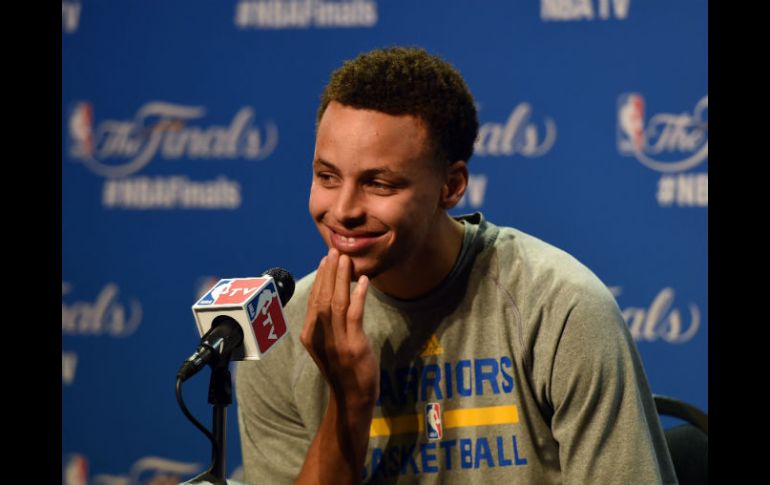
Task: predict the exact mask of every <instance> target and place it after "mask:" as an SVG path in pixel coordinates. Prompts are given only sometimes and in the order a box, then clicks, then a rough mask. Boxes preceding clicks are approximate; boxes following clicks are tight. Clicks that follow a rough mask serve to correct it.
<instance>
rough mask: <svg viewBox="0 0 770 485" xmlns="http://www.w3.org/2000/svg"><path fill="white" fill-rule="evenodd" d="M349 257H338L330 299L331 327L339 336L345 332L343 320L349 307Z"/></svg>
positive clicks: (343, 255)
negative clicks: (332, 294) (332, 293)
mask: <svg viewBox="0 0 770 485" xmlns="http://www.w3.org/2000/svg"><path fill="white" fill-rule="evenodd" d="M351 266H352V264H351V261H350V256H347V255H345V254H342V255H340V259H339V263H338V264H337V275H336V278H335V281H334V296H333V297H332V303H331V309H332V327H333V328H334V333H335V335H338V336H341V335H344V334H345V333H346V332H347V328H346V326H347V325H346V323H345V319H346V318H347V313H348V307H349V306H350V270H351Z"/></svg>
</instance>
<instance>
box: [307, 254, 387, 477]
mask: <svg viewBox="0 0 770 485" xmlns="http://www.w3.org/2000/svg"><path fill="white" fill-rule="evenodd" d="M352 269H353V268H352V262H351V260H350V258H349V257H348V256H346V255H340V254H339V253H338V252H337V250H336V249H331V250H330V251H329V254H328V255H327V256H326V257H324V258H323V259H322V260H321V264H320V265H319V267H318V273H317V274H316V279H315V282H314V284H313V289H312V291H311V293H310V299H309V300H308V306H307V315H306V317H305V326H304V328H303V330H302V334H301V336H300V340H301V342H302V344H303V345H304V346H305V348H306V349H307V351H308V353H309V354H310V355H311V357H312V358H313V360H314V361H315V363H316V365H317V366H318V368H319V369H320V371H321V374H322V375H323V376H324V378H325V379H326V382H327V384H328V385H329V388H330V394H329V404H328V406H327V409H326V413H325V414H324V417H323V420H322V421H321V426H320V428H319V429H318V432H317V433H316V436H315V438H314V439H313V442H312V444H311V445H310V449H309V450H308V453H307V456H306V458H305V462H304V464H303V465H302V469H301V470H300V474H299V476H298V477H297V481H296V482H295V483H296V484H302V485H309V484H330V483H334V484H339V485H345V484H357V483H360V482H361V470H362V469H363V465H364V460H365V454H366V449H367V446H368V443H369V428H370V426H371V422H372V415H373V412H374V405H375V403H376V401H377V395H378V393H379V376H380V369H379V364H378V363H377V359H376V357H375V354H374V352H373V350H372V347H371V344H370V343H369V339H368V337H367V336H366V334H365V333H364V331H363V313H364V300H365V298H366V290H367V287H368V279H367V277H366V276H362V277H361V278H359V281H358V284H357V285H356V288H355V290H354V291H353V294H352V296H351V294H350V278H351V273H352Z"/></svg>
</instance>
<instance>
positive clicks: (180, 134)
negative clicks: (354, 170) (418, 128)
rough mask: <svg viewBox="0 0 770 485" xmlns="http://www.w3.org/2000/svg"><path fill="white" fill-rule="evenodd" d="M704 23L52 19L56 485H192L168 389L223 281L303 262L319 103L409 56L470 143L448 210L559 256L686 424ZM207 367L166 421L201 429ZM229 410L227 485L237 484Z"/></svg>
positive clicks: (704, 118)
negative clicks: (360, 62)
mask: <svg viewBox="0 0 770 485" xmlns="http://www.w3.org/2000/svg"><path fill="white" fill-rule="evenodd" d="M707 10H708V4H707V2H706V1H701V0H682V1H679V2H667V1H662V0H658V1H646V2H642V1H640V0H582V1H579V0H527V1H518V2H510V1H506V0H486V1H481V2H471V1H459V0H458V1H453V2H447V1H446V0H422V1H420V2H415V1H413V0H336V1H333V0H226V1H218V2H211V1H199V0H195V1H193V0H184V1H181V0H166V1H162V2H158V1H149V0H141V1H139V0H136V1H107V0H80V1H77V0H68V1H63V2H62V141H63V143H62V274H63V279H62V421H63V422H62V440H63V442H62V450H63V456H62V483H63V484H66V485H78V484H89V485H91V484H122V485H127V484H135V483H148V484H149V483H156V484H159V483H161V482H163V483H166V482H164V480H171V481H173V480H180V479H188V478H190V477H192V476H194V475H195V474H197V473H199V472H200V471H202V470H203V469H204V468H205V467H206V466H208V464H209V458H210V444H209V442H208V441H207V440H206V439H205V437H204V436H203V435H202V434H201V433H200V432H199V431H198V430H196V429H195V428H193V426H192V425H191V424H190V423H189V422H188V421H187V420H186V418H184V416H183V415H182V413H181V411H180V410H179V408H178V407H177V403H176V399H175V396H174V381H175V373H176V370H177V368H178V367H179V365H180V364H181V362H182V360H183V359H184V358H186V357H187V356H188V355H189V353H190V352H191V351H192V350H193V349H194V347H195V345H196V343H197V341H198V334H197V330H196V327H195V323H194V320H193V317H192V313H191V310H190V307H191V305H192V304H193V303H194V301H195V300H196V298H197V297H198V296H199V295H200V294H201V292H202V291H204V290H205V289H207V288H208V287H209V286H210V285H211V284H212V283H213V282H214V281H215V280H216V279H218V278H219V277H227V276H254V275H256V274H258V273H259V272H261V271H262V270H264V269H266V268H268V267H271V266H283V267H285V268H287V269H289V270H290V271H291V272H292V273H293V274H294V275H295V276H297V277H300V276H302V275H304V274H306V273H308V272H310V271H312V270H313V269H315V267H316V265H317V263H318V261H319V260H320V258H321V256H322V255H323V254H324V253H325V247H324V244H323V242H322V240H321V238H320V236H318V234H317V232H316V230H315V228H314V226H313V224H312V221H311V219H310V216H309V215H308V211H307V202H308V190H309V186H310V179H311V165H310V162H311V157H312V153H313V144H314V121H315V111H316V108H317V101H318V98H319V95H320V92H321V90H322V88H323V85H324V84H325V82H326V80H327V79H328V76H329V73H330V72H331V71H332V70H333V69H335V68H336V67H338V66H339V65H340V64H341V62H342V61H343V60H345V59H349V58H352V57H355V56H356V55H357V54H359V53H360V52H363V51H366V50H369V49H371V48H374V47H383V46H388V45H394V44H399V45H418V46H422V47H425V48H426V49H427V50H428V51H430V52H433V53H436V54H438V55H441V56H442V57H444V58H446V59H447V60H449V61H450V62H451V63H452V64H454V65H455V66H456V67H457V68H458V69H459V70H460V71H461V72H462V73H463V75H464V77H465V79H466V81H467V83H468V85H469V87H470V88H471V91H472V92H473V93H474V96H475V98H476V101H477V103H478V108H479V121H480V123H481V129H480V133H479V138H478V140H477V143H476V153H475V155H474V156H473V158H472V159H471V161H470V171H471V184H470V187H469V190H468V193H467V195H466V197H465V199H464V200H463V202H462V203H461V204H460V207H458V208H456V209H455V210H453V213H456V214H460V213H467V212H473V211H477V210H480V211H482V212H483V213H484V214H485V216H486V217H487V218H489V219H490V220H491V221H493V222H495V223H496V224H498V225H509V226H514V227H517V228H519V229H522V230H524V231H526V232H529V233H531V234H533V235H535V236H537V237H539V238H541V239H544V240H546V241H548V242H551V243H552V244H554V245H556V246H558V247H560V248H562V249H565V250H567V251H568V252H570V253H572V254H573V255H575V256H576V257H577V258H578V259H580V260H581V261H583V262H584V263H585V264H586V265H587V266H589V267H590V268H591V269H593V270H594V272H595V273H596V274H597V275H598V276H599V277H600V278H601V279H602V280H603V281H604V282H605V283H606V284H607V286H609V287H610V288H611V289H612V290H613V292H614V294H615V295H616V298H617V300H618V303H619V305H620V307H621V309H622V310H623V313H624V316H625V318H626V320H627V322H628V325H629V328H630V329H631V332H632V334H633V336H634V338H635V340H636V343H637V345H638V348H639V350H640V352H641V355H642V359H643V362H644V365H645V368H646V370H647V373H648V377H649V379H650V382H651V384H652V388H653V391H654V392H656V393H661V394H667V395H671V396H675V397H678V398H681V399H684V400H687V401H689V402H691V403H693V404H695V405H697V406H699V407H701V408H703V409H704V410H708V380H707V378H708V367H707V361H708V346H707V343H708V261H707V255H708V222H707V218H708V82H707V70H708V45H707V36H708V32H707V23H708V18H707ZM207 388H208V371H206V372H204V373H201V374H199V375H198V376H196V377H195V378H193V379H191V380H190V381H188V383H187V384H186V385H185V388H184V395H185V400H186V402H187V403H188V406H189V407H190V409H191V411H192V412H193V414H195V415H196V416H198V418H199V419H201V420H202V421H204V423H206V424H209V425H210V418H211V411H210V407H209V405H208V404H207V402H206V399H207ZM236 406H237V404H234V405H233V406H231V407H230V408H229V412H228V416H229V418H230V420H229V423H228V446H229V449H228V474H229V476H231V477H235V478H238V477H240V470H239V469H240V465H241V457H240V443H239V440H238V430H237V423H236Z"/></svg>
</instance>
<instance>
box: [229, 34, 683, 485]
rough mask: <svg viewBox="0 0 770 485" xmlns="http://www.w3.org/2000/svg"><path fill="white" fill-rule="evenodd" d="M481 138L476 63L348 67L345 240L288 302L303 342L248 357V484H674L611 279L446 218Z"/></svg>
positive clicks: (326, 232)
mask: <svg viewBox="0 0 770 485" xmlns="http://www.w3.org/2000/svg"><path fill="white" fill-rule="evenodd" d="M477 131H478V121H477V116H476V110H475V107H474V103H473V98H472V96H471V94H470V92H469V91H468V88H467V87H466V85H465V83H464V81H463V80H462V78H461V76H460V74H459V73H458V72H457V71H456V70H455V69H454V68H452V67H451V66H450V65H448V64H447V63H446V62H444V61H442V60H441V59H439V58H437V57H435V56H432V55H429V54H427V53H426V52H425V51H423V50H421V49H413V48H389V49H379V50H375V51H372V52H370V53H367V54H362V55H360V56H359V57H358V58H356V59H354V60H352V61H349V62H346V63H345V64H344V65H343V66H342V67H341V68H340V69H338V70H337V71H335V72H334V73H333V75H332V77H331V80H330V81H329V84H328V85H327V86H326V88H325V90H324V93H323V95H322V98H321V104H320V107H319V110H318V117H317V130H316V146H315V153H314V155H313V182H312V186H311V189H310V203H309V206H310V214H311V215H312V217H313V219H314V221H315V223H316V226H317V227H318V230H319V232H320V233H321V236H322V238H323V240H324V242H325V243H326V245H327V246H328V247H329V252H328V254H327V255H326V256H325V257H324V258H323V259H322V260H321V262H320V264H319V267H318V270H317V271H316V272H314V273H312V274H310V275H307V276H306V277H305V278H303V279H302V280H301V281H300V282H299V283H298V285H297V290H296V293H295V296H294V298H293V300H292V301H291V302H290V303H289V304H288V305H287V308H286V314H287V319H288V321H289V325H290V327H291V330H290V334H291V340H290V341H289V342H286V343H284V344H282V345H281V346H280V347H278V348H276V349H275V350H274V351H273V352H274V353H273V354H271V355H270V356H269V358H266V359H265V360H263V361H261V362H256V363H254V362H245V363H241V364H240V365H239V368H238V372H237V382H236V390H237V399H238V403H239V408H238V409H239V425H240V432H241V440H242V449H243V459H244V468H245V475H246V480H247V481H249V482H251V483H255V484H262V483H264V484H285V483H286V484H288V483H301V484H330V485H337V484H349V483H361V482H365V483H436V484H447V485H451V484H469V483H478V484H495V483H510V484H537V485H547V484H595V485H601V484H606V485H609V484H618V485H621V484H622V485H631V484H659V483H665V484H670V483H676V479H675V477H674V472H673V467H672V464H671V460H670V457H669V455H668V451H667V448H666V445H665V441H664V437H663V434H662V431H661V427H660V423H659V421H658V417H657V414H656V411H655V406H654V403H653V400H652V398H651V394H650V390H649V388H648V384H647V380H646V377H645V374H644V371H643V368H642V365H641V362H640V360H639V357H638V354H637V352H636V349H635V347H634V344H633V341H632V339H631V337H630V335H629V332H628V330H627V328H626V326H625V323H624V321H623V319H622V316H621V315H620V312H619V309H618V307H617V305H616V303H615V301H614V299H613V297H612V296H611V294H610V293H609V291H608V290H607V288H606V287H605V286H604V285H603V284H602V283H601V282H600V281H599V280H598V278H597V277H596V276H595V275H594V274H593V273H591V272H590V271H589V270H588V269H587V268H586V267H584V266H583V265H581V264H580V263H579V262H578V261H576V260H575V259H574V258H572V257H571V256H570V255H568V254H567V253H565V252H563V251H561V250H559V249H556V248H554V247H553V246H550V245H548V244H546V243H544V242H542V241H540V240H538V239H536V238H534V237H532V236H529V235H527V234H525V233H523V232H521V231H518V230H516V229H513V228H505V227H497V226H495V225H494V224H492V223H490V222H488V221H486V220H485V219H484V218H483V216H482V215H481V214H479V213H476V214H473V215H469V216H464V217H459V218H453V217H451V216H449V214H448V213H447V211H448V210H449V209H451V208H452V207H454V206H455V205H456V204H457V203H458V202H459V200H460V199H461V198H462V196H463V194H464V192H465V188H466V186H467V182H468V169H467V163H468V159H469V158H470V157H471V154H472V151H473V143H474V140H475V137H476V134H477ZM351 286H352V289H351Z"/></svg>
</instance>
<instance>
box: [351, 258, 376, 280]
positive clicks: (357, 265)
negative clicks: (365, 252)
mask: <svg viewBox="0 0 770 485" xmlns="http://www.w3.org/2000/svg"><path fill="white" fill-rule="evenodd" d="M351 260H352V262H353V281H358V278H360V277H361V276H363V275H365V276H366V277H367V278H369V280H370V281H371V280H373V279H374V278H376V277H377V276H379V275H381V274H382V268H379V267H377V266H373V265H371V264H367V262H366V261H362V260H361V259H358V258H356V257H355V256H353V257H352V258H351Z"/></svg>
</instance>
